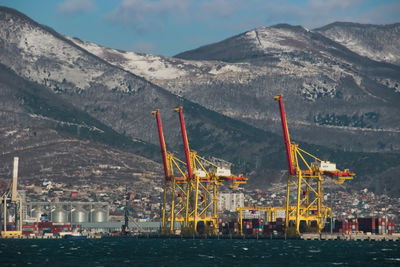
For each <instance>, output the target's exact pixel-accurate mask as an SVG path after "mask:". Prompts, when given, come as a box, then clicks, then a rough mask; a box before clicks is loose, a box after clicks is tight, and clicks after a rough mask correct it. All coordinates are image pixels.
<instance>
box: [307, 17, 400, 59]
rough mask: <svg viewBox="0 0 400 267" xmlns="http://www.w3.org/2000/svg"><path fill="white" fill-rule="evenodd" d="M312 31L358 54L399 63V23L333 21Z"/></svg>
mask: <svg viewBox="0 0 400 267" xmlns="http://www.w3.org/2000/svg"><path fill="white" fill-rule="evenodd" d="M314 31H316V32H319V33H321V34H323V35H324V36H326V37H328V38H330V39H332V40H334V41H335V42H338V43H340V44H342V45H343V46H345V47H347V48H348V49H350V50H351V51H353V52H355V53H357V54H359V55H362V56H365V57H368V58H371V59H373V60H376V61H382V62H388V63H392V64H396V65H400V46H399V43H400V23H395V24H388V25H371V24H359V23H351V22H335V23H332V24H329V25H326V26H324V27H322V28H318V29H315V30H314Z"/></svg>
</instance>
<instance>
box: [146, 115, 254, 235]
mask: <svg viewBox="0 0 400 267" xmlns="http://www.w3.org/2000/svg"><path fill="white" fill-rule="evenodd" d="M174 111H175V112H177V113H178V116H179V121H180V126H181V134H182V141H183V146H184V152H185V161H186V162H183V161H181V160H179V159H177V158H176V157H174V156H173V154H172V153H168V152H167V150H166V146H165V140H164V134H163V130H162V124H161V118H160V113H159V110H155V111H153V115H155V116H156V121H157V126H158V134H159V141H160V147H161V155H162V160H163V166H164V176H165V183H164V195H163V221H162V229H163V233H164V234H174V224H175V223H176V222H180V224H181V230H182V232H183V234H217V230H218V187H219V186H220V185H221V184H222V183H223V182H230V183H231V187H232V188H235V187H238V186H239V185H240V184H243V183H246V181H247V178H245V177H243V176H241V175H239V176H235V175H232V174H231V172H230V169H227V168H223V167H221V166H218V165H217V164H214V163H213V162H211V161H209V160H206V159H205V158H203V157H201V156H199V155H198V154H197V153H196V152H195V151H191V150H190V148H189V141H188V137H187V132H186V126H185V121H184V117H183V113H182V107H178V108H176V109H175V110H174ZM184 167H186V173H184V171H183V168H184ZM175 170H176V171H177V172H178V174H179V176H178V177H175Z"/></svg>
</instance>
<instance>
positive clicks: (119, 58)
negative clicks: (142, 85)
mask: <svg viewBox="0 0 400 267" xmlns="http://www.w3.org/2000/svg"><path fill="white" fill-rule="evenodd" d="M65 38H68V39H69V40H71V41H72V42H74V43H75V44H76V45H78V46H80V47H82V48H83V49H85V50H87V51H89V52H90V53H92V54H94V55H96V56H98V57H100V58H103V59H104V60H106V61H107V62H109V63H111V64H113V65H116V66H119V67H121V68H123V69H125V70H127V71H130V72H132V73H134V74H136V75H138V76H141V77H143V78H146V79H147V80H151V81H153V80H173V79H178V78H186V77H193V76H194V77H196V76H201V75H219V74H227V73H230V72H247V71H249V66H248V65H249V64H245V63H239V64H227V63H223V62H207V61H191V60H182V59H178V58H171V57H163V56H158V55H151V54H139V53H134V52H127V51H121V50H116V49H112V48H106V47H103V46H100V45H98V44H95V43H90V42H84V41H81V40H79V39H77V38H71V37H68V36H65Z"/></svg>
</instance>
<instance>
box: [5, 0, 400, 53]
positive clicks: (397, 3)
mask: <svg viewBox="0 0 400 267" xmlns="http://www.w3.org/2000/svg"><path fill="white" fill-rule="evenodd" d="M0 5H2V6H7V7H11V8H14V9H17V10H18V11H20V12H22V13H24V14H25V15H27V16H29V17H30V18H32V19H33V20H35V21H37V22H38V23H40V24H43V25H47V26H49V27H51V28H53V29H54V30H56V31H57V32H59V33H61V34H65V35H68V36H72V37H78V38H79V39H81V40H84V41H90V42H95V43H97V44H100V45H103V46H106V47H111V48H115V49H121V50H126V51H133V52H142V53H152V54H158V55H164V56H173V55H176V54H178V53H180V52H184V51H187V50H190V49H195V48H197V47H200V46H202V45H206V44H210V43H214V42H218V41H221V40H224V39H226V38H229V37H231V36H234V35H237V34H240V33H243V32H246V31H248V30H251V29H254V28H257V27H264V26H272V25H275V24H278V23H288V24H292V25H301V26H303V27H306V28H308V29H314V28H317V27H321V26H324V25H327V24H329V23H332V22H335V21H347V22H359V23H371V24H389V23H395V22H400V0H0Z"/></svg>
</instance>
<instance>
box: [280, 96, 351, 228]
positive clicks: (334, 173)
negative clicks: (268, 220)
mask: <svg viewBox="0 0 400 267" xmlns="http://www.w3.org/2000/svg"><path fill="white" fill-rule="evenodd" d="M282 97H283V96H282V94H280V95H277V96H275V98H274V99H275V100H276V101H278V103H279V110H280V116H281V123H282V130H283V136H284V142H285V148H286V158H287V163H288V180H287V193H286V231H287V233H289V234H297V235H298V234H300V232H303V231H316V232H321V230H322V229H323V228H324V224H325V221H326V219H327V217H328V214H329V215H330V216H332V214H331V209H330V208H329V207H327V206H325V205H324V204H323V200H324V198H323V189H322V184H323V177H326V176H328V177H331V178H333V179H334V182H335V183H336V184H341V183H343V182H344V181H345V180H349V179H353V177H354V175H355V173H354V172H351V171H349V170H348V169H345V170H344V171H340V170H338V169H336V164H335V163H332V162H329V161H322V160H320V159H319V158H317V157H315V156H313V155H312V154H310V153H308V152H306V151H304V150H303V149H301V148H300V147H299V145H298V144H296V143H292V142H291V141H290V136H289V130H288V126H287V121H286V114H285V109H284V106H283V101H282ZM306 158H308V159H312V160H314V161H313V162H312V163H309V162H307V160H306ZM302 167H306V169H305V170H303V169H301V168H302ZM292 186H293V188H294V190H295V196H294V197H293V199H292V198H291V188H292ZM296 189H297V191H296ZM292 203H293V204H292ZM303 226H304V227H303ZM300 228H305V229H300Z"/></svg>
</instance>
